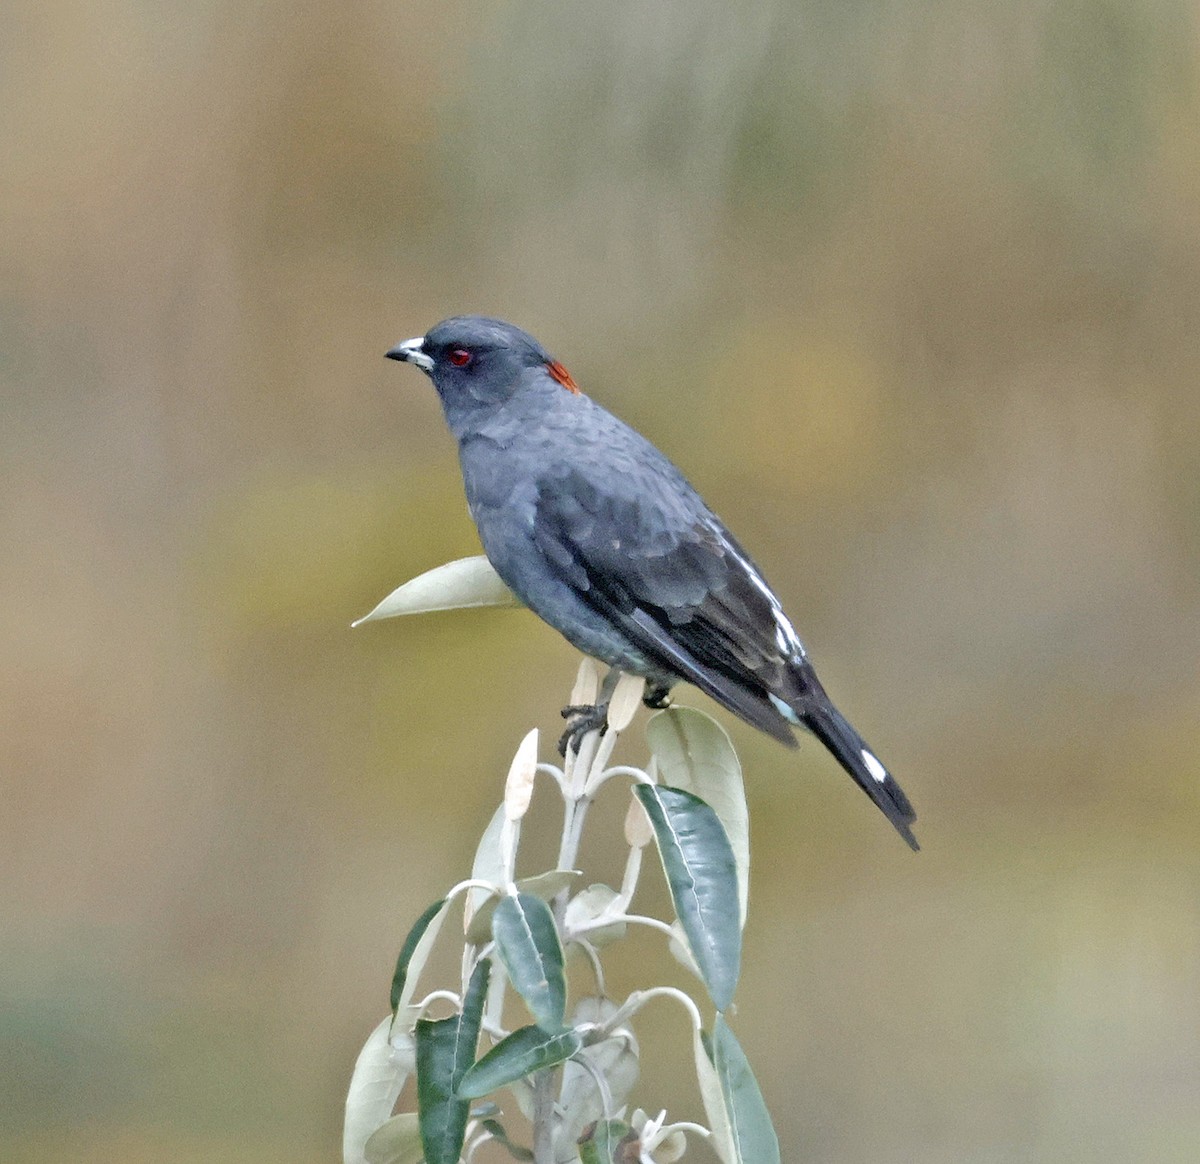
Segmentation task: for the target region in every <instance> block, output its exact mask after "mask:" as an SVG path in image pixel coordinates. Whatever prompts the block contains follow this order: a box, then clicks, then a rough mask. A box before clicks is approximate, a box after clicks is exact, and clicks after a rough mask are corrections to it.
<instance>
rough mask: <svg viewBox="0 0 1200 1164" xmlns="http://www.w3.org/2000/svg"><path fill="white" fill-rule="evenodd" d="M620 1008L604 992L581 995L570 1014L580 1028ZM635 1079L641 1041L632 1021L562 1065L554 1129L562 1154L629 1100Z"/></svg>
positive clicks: (564, 1155) (610, 1014)
mask: <svg viewBox="0 0 1200 1164" xmlns="http://www.w3.org/2000/svg"><path fill="white" fill-rule="evenodd" d="M616 1011H617V1007H616V1004H615V1003H612V1002H610V1001H609V1000H608V999H606V998H581V999H580V1000H579V1002H578V1003H577V1004H576V1006H575V1009H574V1011H573V1013H572V1015H571V1023H572V1025H573V1026H574V1027H575V1028H576V1029H579V1027H580V1026H581V1025H582V1024H585V1023H606V1022H608V1020H609V1019H611V1018H612V1016H613V1015H614V1014H615V1013H616ZM585 1059H586V1060H587V1063H586V1064H585V1063H584V1062H583V1060H585ZM589 1067H590V1068H591V1070H589V1069H588V1068H589ZM597 1075H599V1076H600V1077H601V1078H602V1079H603V1080H604V1082H605V1083H606V1084H607V1085H608V1096H607V1103H606V1102H605V1096H604V1095H603V1094H601V1091H600V1089H599V1088H598V1087H597V1085H596V1076H597ZM637 1079H638V1042H637V1039H636V1038H634V1035H633V1032H632V1031H631V1030H630V1029H629V1028H628V1027H620V1028H618V1029H617V1030H615V1031H613V1033H612V1034H611V1035H610V1036H609V1037H608V1038H607V1039H601V1040H600V1041H599V1042H596V1043H589V1044H588V1045H587V1046H585V1047H584V1048H583V1049H582V1050H581V1051H579V1052H578V1053H577V1054H576V1055H574V1056H573V1057H572V1058H571V1059H570V1060H568V1061H567V1062H566V1063H565V1064H564V1065H563V1075H562V1087H561V1088H560V1089H559V1098H558V1105H557V1110H558V1112H559V1120H558V1127H557V1128H556V1129H555V1135H554V1141H555V1147H556V1150H557V1151H558V1159H564V1158H566V1148H567V1147H568V1146H573V1145H575V1144H576V1143H578V1141H579V1137H580V1136H581V1135H583V1129H584V1128H585V1127H587V1125H588V1124H591V1123H595V1121H597V1120H601V1119H603V1118H604V1117H605V1115H606V1114H611V1113H612V1112H616V1111H620V1110H621V1108H623V1107H624V1106H625V1103H626V1101H627V1100H628V1099H629V1096H630V1094H631V1093H632V1091H633V1089H634V1086H635V1085H636V1084H637Z"/></svg>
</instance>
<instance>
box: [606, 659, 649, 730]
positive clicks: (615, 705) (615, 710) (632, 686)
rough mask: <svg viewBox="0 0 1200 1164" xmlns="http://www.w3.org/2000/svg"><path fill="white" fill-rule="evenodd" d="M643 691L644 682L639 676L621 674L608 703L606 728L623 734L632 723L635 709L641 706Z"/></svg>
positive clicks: (635, 712) (623, 672)
mask: <svg viewBox="0 0 1200 1164" xmlns="http://www.w3.org/2000/svg"><path fill="white" fill-rule="evenodd" d="M645 690H646V680H645V679H643V678H642V676H641V675H630V674H629V673H628V672H627V671H622V672H621V677H620V678H619V679H618V680H617V685H616V687H614V688H613V693H612V696H611V697H610V699H609V701H608V712H607V714H606V715H605V718H606V719H607V720H608V726H609V727H610V728H611V729H612V730H613V731H614V732H623V731H624V730H625V729H626V728H627V727H628V726H629V725H630V724H631V723H632V722H633V717H634V716H635V715H636V714H637V709H638V708H639V707H641V706H642V694H643V693H644V692H645Z"/></svg>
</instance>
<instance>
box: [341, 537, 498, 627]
mask: <svg viewBox="0 0 1200 1164" xmlns="http://www.w3.org/2000/svg"><path fill="white" fill-rule="evenodd" d="M520 605H521V602H520V600H519V599H518V598H517V596H516V595H515V594H514V593H513V592H512V591H511V590H509V588H508V587H507V586H505V585H504V583H503V582H501V581H500V575H499V574H497V573H496V571H495V570H494V569H493V568H492V564H491V562H489V561H488V560H487V558H485V557H484V556H483V555H482V554H480V555H478V556H477V557H474V558H459V560H458V561H457V562H447V563H446V564H445V565H444V566H438V567H437V568H436V569H434V570H427V571H426V572H425V573H424V574H420V575H418V576H417V577H416V578H413V579H412V580H411V581H409V582H405V583H404V585H403V586H401V587H399V588H398V589H396V590H393V591H392V592H391V594H389V595H388V596H387V597H386V598H385V599H384V600H383V601H382V602H381V603H380V604H379V605H378V606H377V607H375V609H374V610H372V611H371V613H370V614H364V615H363V616H362V618H360V619H357V620H356V621H355V622H353V623H351V624H350V625H351V626H361V625H362V624H363V623H364V622H374V621H376V620H377V619H381V618H395V617H397V615H401V614H427V613H429V612H431V611H435V610H461V609H465V608H468V607H475V606H520Z"/></svg>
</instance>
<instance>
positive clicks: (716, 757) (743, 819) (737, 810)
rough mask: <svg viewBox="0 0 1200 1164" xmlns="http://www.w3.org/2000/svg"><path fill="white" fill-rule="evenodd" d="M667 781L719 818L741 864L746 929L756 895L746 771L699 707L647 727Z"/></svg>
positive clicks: (675, 710)
mask: <svg viewBox="0 0 1200 1164" xmlns="http://www.w3.org/2000/svg"><path fill="white" fill-rule="evenodd" d="M646 742H647V743H648V744H649V745H650V751H651V752H652V753H653V755H654V756H655V757H656V759H657V760H658V765H659V770H660V772H661V774H662V782H663V783H664V784H669V785H671V787H672V788H682V789H683V790H684V791H685V792H691V793H694V794H695V795H696V796H698V797H700V799H701V800H703V801H704V802H705V803H706V804H708V805H709V806H710V807H711V808H712V810H713V811H714V812H715V813H716V814H717V817H718V818H719V819H720V821H721V824H722V825H723V826H724V828H725V834H726V836H728V837H729V845H730V848H732V849H733V859H734V861H735V862H736V863H737V873H738V903H739V904H740V906H741V911H742V925H743V926H744V925H745V924H746V906H747V900H748V897H749V893H750V813H749V810H748V809H747V807H746V789H745V786H744V785H743V783H742V766H741V764H740V763H739V762H738V758H737V753H736V752H735V751H734V750H733V744H731V743H730V741H729V736H728V735H727V734H726V732H725V729H724V728H723V727H722V726H721V725H720V724H719V723H717V721H716V720H715V719H713V718H712V716H709V715H705V714H704V712H702V711H697V710H696V709H695V708H693V707H672V708H668V709H667V710H666V711H660V712H659V713H658V714H657V715H655V716H652V717H651V718H650V721H649V722H648V723H647V724H646Z"/></svg>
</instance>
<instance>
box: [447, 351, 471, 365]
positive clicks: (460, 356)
mask: <svg viewBox="0 0 1200 1164" xmlns="http://www.w3.org/2000/svg"><path fill="white" fill-rule="evenodd" d="M470 362H471V353H470V352H469V351H467V349H466V348H455V349H454V350H453V351H452V352H451V353H450V363H452V364H453V365H454V366H455V367H456V368H465V367H466V366H467V365H468V364H469V363H470Z"/></svg>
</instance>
